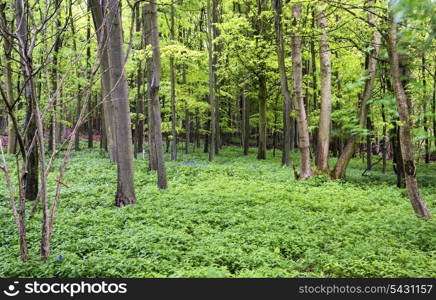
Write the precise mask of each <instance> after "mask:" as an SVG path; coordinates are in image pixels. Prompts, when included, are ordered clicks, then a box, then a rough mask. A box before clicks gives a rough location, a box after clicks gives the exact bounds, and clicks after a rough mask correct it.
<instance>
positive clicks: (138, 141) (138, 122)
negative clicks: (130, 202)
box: [135, 5, 145, 154]
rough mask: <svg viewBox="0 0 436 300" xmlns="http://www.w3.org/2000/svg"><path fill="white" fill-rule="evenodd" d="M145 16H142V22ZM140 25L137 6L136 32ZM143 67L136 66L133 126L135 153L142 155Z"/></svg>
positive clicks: (139, 13)
mask: <svg viewBox="0 0 436 300" xmlns="http://www.w3.org/2000/svg"><path fill="white" fill-rule="evenodd" d="M144 17H145V16H142V20H143V19H144ZM141 25H142V23H141V11H140V8H139V5H137V8H136V32H141V29H142V26H141ZM140 48H141V49H143V48H144V38H142V39H141V45H140ZM142 69H143V66H142V61H140V62H139V66H138V74H137V76H138V77H137V81H136V84H137V91H138V92H137V93H138V95H137V99H136V124H135V135H136V138H135V142H136V147H135V148H136V149H135V154H136V153H142V152H143V150H144V91H143V86H144V84H143V81H144V74H143V70H142Z"/></svg>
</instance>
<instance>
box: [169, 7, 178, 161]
mask: <svg viewBox="0 0 436 300" xmlns="http://www.w3.org/2000/svg"><path fill="white" fill-rule="evenodd" d="M174 14H175V13H174V0H171V16H170V18H171V25H170V26H171V29H170V31H171V40H172V41H174V17H175V16H174ZM170 76H171V160H177V130H176V122H177V119H176V118H177V117H176V76H175V72H174V56H172V55H171V57H170Z"/></svg>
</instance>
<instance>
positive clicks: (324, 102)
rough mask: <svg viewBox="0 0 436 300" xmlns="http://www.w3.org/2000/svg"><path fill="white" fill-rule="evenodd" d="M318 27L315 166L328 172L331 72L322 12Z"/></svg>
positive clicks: (328, 46)
mask: <svg viewBox="0 0 436 300" xmlns="http://www.w3.org/2000/svg"><path fill="white" fill-rule="evenodd" d="M318 27H319V28H320V29H321V31H322V34H321V36H320V39H319V52H320V53H319V57H320V68H321V110H320V118H319V134H318V152H317V161H316V166H317V168H318V170H320V171H328V168H329V166H328V159H329V140H330V124H331V111H332V88H331V82H332V71H331V58H330V45H329V39H328V36H327V30H328V25H327V17H326V16H325V11H324V10H322V11H320V12H319V14H318Z"/></svg>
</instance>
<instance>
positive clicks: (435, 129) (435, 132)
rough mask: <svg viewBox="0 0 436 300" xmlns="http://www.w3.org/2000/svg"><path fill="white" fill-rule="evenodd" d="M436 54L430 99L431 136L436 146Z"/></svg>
mask: <svg viewBox="0 0 436 300" xmlns="http://www.w3.org/2000/svg"><path fill="white" fill-rule="evenodd" d="M435 78H436V55H435V57H434V73H433V101H432V104H431V106H432V113H433V137H434V146H435V147H436V79H435Z"/></svg>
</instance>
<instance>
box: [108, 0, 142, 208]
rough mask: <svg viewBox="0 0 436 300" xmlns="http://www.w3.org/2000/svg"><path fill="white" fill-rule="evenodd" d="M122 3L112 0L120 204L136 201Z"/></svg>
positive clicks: (112, 69)
mask: <svg viewBox="0 0 436 300" xmlns="http://www.w3.org/2000/svg"><path fill="white" fill-rule="evenodd" d="M120 7H121V5H120V2H119V1H118V0H109V12H108V24H109V27H110V32H109V34H108V41H109V47H108V56H109V65H110V78H111V87H112V89H111V90H112V93H111V99H112V100H113V102H114V108H115V109H114V111H115V132H116V150H117V174H118V180H117V182H118V184H117V193H116V196H115V204H116V205H117V206H121V207H122V206H125V205H129V204H134V203H135V202H136V197H135V186H134V182H133V177H134V174H133V149H132V131H131V130H130V128H131V122H130V111H129V98H128V86H127V80H126V75H125V69H124V64H125V61H124V53H123V37H122V28H121V19H120V18H121V14H120V10H121V9H120Z"/></svg>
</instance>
